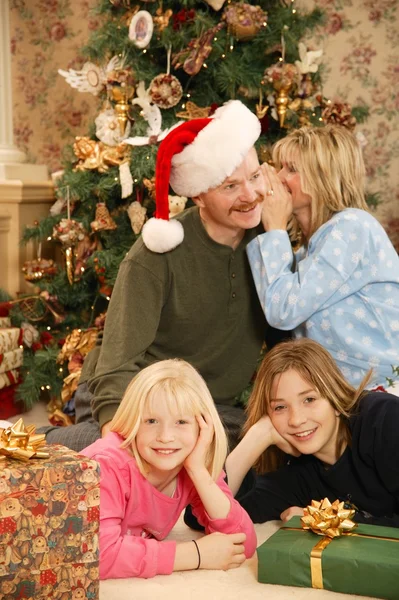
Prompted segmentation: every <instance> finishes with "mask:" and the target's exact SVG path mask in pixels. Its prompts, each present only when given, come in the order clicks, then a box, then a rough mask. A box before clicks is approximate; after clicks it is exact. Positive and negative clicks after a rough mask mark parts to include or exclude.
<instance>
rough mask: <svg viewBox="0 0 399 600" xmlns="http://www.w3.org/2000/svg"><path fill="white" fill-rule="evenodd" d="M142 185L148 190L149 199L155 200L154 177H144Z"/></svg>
mask: <svg viewBox="0 0 399 600" xmlns="http://www.w3.org/2000/svg"><path fill="white" fill-rule="evenodd" d="M143 183H144V185H145V187H146V188H147V190H148V195H149V196H150V198H151V199H152V200H155V177H151V179H147V178H146V177H144V179H143Z"/></svg>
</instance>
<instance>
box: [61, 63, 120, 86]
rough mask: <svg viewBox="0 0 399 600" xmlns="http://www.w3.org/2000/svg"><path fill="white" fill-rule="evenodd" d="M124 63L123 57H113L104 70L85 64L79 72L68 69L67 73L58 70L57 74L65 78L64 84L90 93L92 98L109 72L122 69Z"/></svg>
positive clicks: (104, 81) (103, 83)
mask: <svg viewBox="0 0 399 600" xmlns="http://www.w3.org/2000/svg"><path fill="white" fill-rule="evenodd" d="M124 63H125V57H124V56H122V57H120V56H113V57H112V58H111V60H110V61H109V63H108V64H107V66H106V67H105V68H104V67H99V66H98V65H95V64H94V63H91V62H87V63H85V64H84V65H83V67H82V69H81V70H80V71H77V70H76V69H69V71H64V70H63V69H58V73H59V74H60V75H62V76H63V77H65V79H66V82H67V83H69V85H70V86H71V87H73V88H75V89H77V90H78V91H79V92H90V94H93V96H98V94H99V93H100V92H102V90H103V89H104V87H105V85H106V83H107V76H108V74H109V73H110V72H111V71H114V70H117V69H122V68H123V66H124Z"/></svg>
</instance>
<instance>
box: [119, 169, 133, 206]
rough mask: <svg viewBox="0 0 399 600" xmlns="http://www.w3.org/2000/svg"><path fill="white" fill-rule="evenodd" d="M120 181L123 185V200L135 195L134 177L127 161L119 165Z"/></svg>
mask: <svg viewBox="0 0 399 600" xmlns="http://www.w3.org/2000/svg"><path fill="white" fill-rule="evenodd" d="M119 181H120V184H121V190H122V191H121V198H128V197H129V196H131V195H132V194H133V177H132V173H131V171H130V165H129V163H128V162H127V161H125V162H123V163H122V164H121V165H119Z"/></svg>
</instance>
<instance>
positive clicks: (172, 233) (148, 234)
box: [142, 218, 184, 253]
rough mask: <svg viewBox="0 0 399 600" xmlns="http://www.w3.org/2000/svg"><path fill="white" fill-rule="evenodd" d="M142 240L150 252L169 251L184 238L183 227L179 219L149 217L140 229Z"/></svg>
mask: <svg viewBox="0 0 399 600" xmlns="http://www.w3.org/2000/svg"><path fill="white" fill-rule="evenodd" d="M142 237H143V242H144V244H145V245H146V246H147V248H148V249H149V250H151V251H152V252H158V253H163V252H169V250H173V248H176V246H178V245H179V244H181V243H182V241H183V239H184V229H183V225H182V224H181V223H180V221H176V219H171V220H170V221H166V220H165V219H155V218H153V219H150V220H149V221H147V223H146V224H145V225H144V227H143V229H142Z"/></svg>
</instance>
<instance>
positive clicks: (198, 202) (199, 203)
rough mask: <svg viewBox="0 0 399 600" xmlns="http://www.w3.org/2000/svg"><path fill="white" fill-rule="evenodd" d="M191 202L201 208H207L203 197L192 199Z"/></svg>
mask: <svg viewBox="0 0 399 600" xmlns="http://www.w3.org/2000/svg"><path fill="white" fill-rule="evenodd" d="M191 200H192V201H193V202H194V204H196V205H197V206H198V207H199V208H205V205H204V201H203V199H202V198H201V195H199V196H194V198H191Z"/></svg>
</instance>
